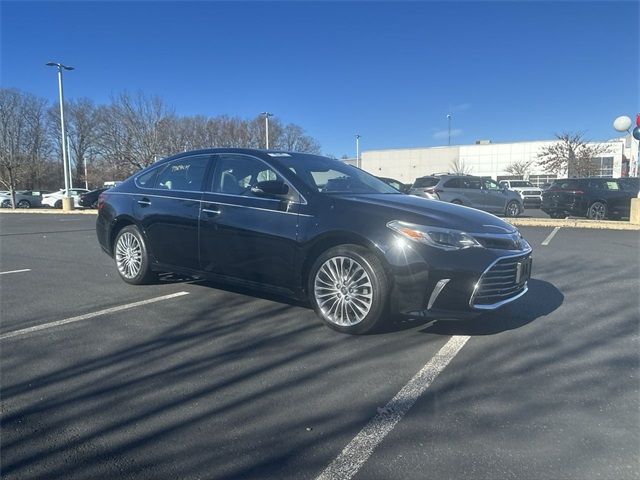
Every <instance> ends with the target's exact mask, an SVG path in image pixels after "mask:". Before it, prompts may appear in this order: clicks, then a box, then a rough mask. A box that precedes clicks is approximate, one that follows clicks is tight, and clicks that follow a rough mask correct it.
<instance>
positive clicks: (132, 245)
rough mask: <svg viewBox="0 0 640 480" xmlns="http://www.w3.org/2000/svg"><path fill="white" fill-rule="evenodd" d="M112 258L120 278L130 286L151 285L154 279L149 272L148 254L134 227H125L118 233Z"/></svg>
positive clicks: (136, 228)
mask: <svg viewBox="0 0 640 480" xmlns="http://www.w3.org/2000/svg"><path fill="white" fill-rule="evenodd" d="M113 257H114V259H115V261H116V267H117V268H118V273H119V274H120V277H121V278H122V279H123V280H124V281H125V282H127V283H130V284H132V285H142V284H145V283H151V282H152V280H153V279H154V277H155V274H154V272H152V271H151V268H150V261H149V254H148V250H147V245H146V243H145V241H144V237H143V236H142V234H141V233H140V230H138V227H136V226H135V225H127V226H126V227H124V228H123V229H122V230H120V231H119V232H118V235H117V236H116V241H115V243H114V247H113Z"/></svg>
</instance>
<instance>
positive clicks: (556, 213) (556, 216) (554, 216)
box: [549, 212, 564, 218]
mask: <svg viewBox="0 0 640 480" xmlns="http://www.w3.org/2000/svg"><path fill="white" fill-rule="evenodd" d="M549 216H550V217H551V218H564V214H562V213H559V212H553V213H550V214H549Z"/></svg>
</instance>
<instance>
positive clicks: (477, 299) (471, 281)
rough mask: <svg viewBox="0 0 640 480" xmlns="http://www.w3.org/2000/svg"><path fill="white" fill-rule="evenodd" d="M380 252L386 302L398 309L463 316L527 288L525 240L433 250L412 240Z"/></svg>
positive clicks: (528, 250) (514, 297)
mask: <svg viewBox="0 0 640 480" xmlns="http://www.w3.org/2000/svg"><path fill="white" fill-rule="evenodd" d="M386 256H387V260H388V261H389V262H390V263H391V269H392V272H393V287H392V294H391V302H392V305H391V307H392V309H393V310H394V311H396V312H398V313H400V314H403V315H409V316H421V317H424V316H429V317H443V316H446V317H448V318H466V317H469V316H473V315H477V314H479V313H482V312H483V311H487V310H495V309H497V308H500V307H502V306H504V305H506V304H507V303H511V302H513V301H515V300H517V299H518V298H520V297H522V296H523V295H525V294H526V292H527V279H528V277H529V275H530V258H531V248H530V247H529V246H528V244H526V246H525V247H524V249H523V250H498V249H490V248H468V249H465V250H459V251H439V250H438V249H435V248H432V247H428V246H426V245H421V244H416V243H413V242H412V243H411V245H407V246H405V247H404V248H403V249H402V252H401V253H398V252H397V251H394V249H393V248H391V249H390V250H389V251H388V252H387V254H386ZM522 264H525V265H526V266H524V267H523V266H521V265H522ZM519 265H520V266H519ZM523 269H524V270H523ZM516 276H517V277H518V278H516ZM498 277H501V278H498ZM502 277H504V278H502Z"/></svg>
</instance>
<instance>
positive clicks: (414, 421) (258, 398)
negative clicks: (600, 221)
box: [0, 214, 640, 479]
mask: <svg viewBox="0 0 640 480" xmlns="http://www.w3.org/2000/svg"><path fill="white" fill-rule="evenodd" d="M94 222H95V217H93V216H91V215H53V214H52V215H33V214H31V215H30V214H12V215H0V292H1V293H0V295H1V311H0V315H1V322H0V355H1V366H2V370H1V381H0V386H1V391H2V398H1V402H0V407H1V408H0V414H1V416H2V417H1V426H2V430H1V440H0V448H1V452H2V455H1V463H0V469H1V473H2V477H3V478H6V479H14V478H15V479H18V478H19V479H29V478H77V479H86V478H144V479H147V478H148V479H164V478H181V479H186V478H216V479H217V478H220V479H222V478H225V479H226V478H274V479H283V478H296V479H297V478H301V479H314V478H317V477H318V476H320V475H324V476H323V477H322V478H346V477H347V476H348V475H347V474H346V472H348V474H349V475H351V474H353V475H354V477H353V478H358V479H377V478H379V479H396V478H397V479H414V478H415V479H431V478H433V479H447V478H451V479H459V478H478V479H503V478H514V479H591V478H599V479H627V478H628V479H635V478H638V476H639V475H640V468H639V461H638V451H639V448H640V415H639V414H638V413H639V406H640V400H639V399H640V383H639V380H638V373H639V372H640V369H639V367H640V362H639V360H640V354H639V352H640V349H639V348H638V347H639V345H638V338H639V336H638V332H639V330H638V324H639V320H640V299H639V295H638V292H639V291H640V280H639V278H640V257H639V255H640V254H639V252H640V249H639V247H640V238H639V236H638V232H633V231H629V232H626V231H607V230H580V229H569V228H562V229H560V230H559V231H557V232H556V234H555V235H554V236H553V237H552V238H551V239H550V240H549V235H550V234H551V232H552V228H533V227H522V228H521V231H522V233H523V235H524V236H525V237H526V238H527V239H528V240H529V242H530V243H531V245H532V246H533V248H534V269H533V276H532V279H531V281H530V290H529V293H528V294H527V295H526V296H525V297H524V298H522V299H521V300H519V301H517V302H515V303H513V304H510V305H508V306H506V307H504V308H503V309H501V310H499V311H497V312H493V313H490V314H486V315H483V316H481V317H478V318H476V319H474V320H470V321H464V322H454V321H446V320H443V321H437V322H435V323H433V324H429V323H424V322H421V321H401V322H397V323H394V324H393V325H391V326H390V328H389V331H388V332H386V333H381V334H377V335H368V336H360V337H351V336H346V335H342V334H339V333H336V332H334V331H332V330H330V329H328V328H326V327H324V326H323V325H322V324H321V323H320V321H319V320H318V319H317V318H316V317H315V315H314V313H313V312H312V311H311V310H309V309H308V308H306V306H304V305H298V304H295V303H293V302H289V301H287V300H286V299H281V298H273V297H269V296H266V295H260V296H258V297H256V296H253V295H255V293H253V292H248V291H240V290H236V289H230V288H222V287H220V286H219V285H214V284H212V283H208V282H198V281H195V282H194V281H193V279H188V278H180V277H176V276H171V275H166V276H163V278H162V279H161V281H160V282H159V283H158V284H157V285H151V286H144V287H132V286H129V285H126V284H125V283H124V282H122V281H121V280H120V279H119V277H118V275H117V273H116V270H115V267H114V266H113V264H112V261H111V259H110V258H108V257H107V256H106V255H104V254H103V253H102V251H101V250H100V248H99V246H98V244H97V242H96V239H95V233H94ZM547 240H548V241H547ZM543 243H545V245H542V244H543ZM12 272H13V273H12ZM143 301H149V303H145V304H140V303H139V302H143ZM54 322H57V323H54ZM43 327H46V328H43ZM467 337H468V338H467ZM452 339H454V340H455V339H458V341H459V343H461V344H462V347H461V348H460V350H459V351H458V352H457V354H454V355H453V356H452V357H451V358H450V359H449V360H450V361H448V364H444V366H443V368H442V369H441V370H440V371H439V375H437V376H435V377H433V378H431V380H432V381H430V382H429V384H428V385H427V384H424V385H423V386H425V385H426V386H428V388H426V387H425V389H423V391H420V392H419V394H418V395H416V396H414V397H413V398H412V400H411V401H415V403H411V402H409V403H405V405H404V406H405V407H409V408H406V411H405V414H404V416H403V417H402V418H396V419H395V420H398V421H397V422H396V423H393V422H391V421H388V422H387V423H386V424H387V425H391V423H393V425H392V428H390V429H387V430H385V432H384V434H380V433H379V432H378V433H375V432H374V433H375V435H377V437H376V438H374V439H372V438H371V437H367V439H365V440H366V441H365V443H366V442H373V443H374V444H375V445H377V446H376V448H375V449H373V450H372V451H366V449H364V450H363V449H362V448H358V445H355V448H354V449H353V450H350V449H349V448H350V447H349V446H350V445H353V441H354V439H358V438H361V437H359V434H360V433H361V431H362V430H363V428H365V427H366V426H367V425H368V422H370V421H371V420H372V419H374V418H375V417H377V418H378V420H380V419H382V421H383V422H385V421H386V420H385V419H386V416H388V417H390V418H391V417H393V412H392V411H387V410H385V406H387V405H389V402H390V400H391V399H392V398H394V396H396V394H397V393H398V392H399V391H401V390H402V389H403V387H404V386H405V385H407V383H408V382H410V381H411V380H412V378H414V376H415V375H416V373H418V372H420V371H421V370H422V369H423V368H425V366H428V365H430V362H432V361H433V359H434V357H436V356H437V354H438V353H439V352H440V351H441V349H442V348H443V347H444V346H445V345H448V344H449V343H450V342H451V340H452ZM437 358H439V357H436V359H437ZM436 363H437V362H436ZM393 405H397V403H396V404H393ZM395 420H394V421H395ZM356 443H357V442H356ZM360 447H362V444H360ZM363 452H364V453H363ZM336 459H342V463H340V461H338V463H337V464H336V463H335V462H336ZM345 459H346V461H345ZM332 462H334V463H332ZM330 465H337V468H336V469H333V470H332V469H328V467H329V466H330Z"/></svg>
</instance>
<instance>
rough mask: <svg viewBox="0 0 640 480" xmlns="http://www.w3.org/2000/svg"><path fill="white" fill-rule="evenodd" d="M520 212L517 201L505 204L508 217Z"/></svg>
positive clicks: (515, 215)
mask: <svg viewBox="0 0 640 480" xmlns="http://www.w3.org/2000/svg"><path fill="white" fill-rule="evenodd" d="M519 213H520V206H519V205H518V204H517V202H511V203H509V205H507V216H509V217H517V216H518V214H519Z"/></svg>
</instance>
